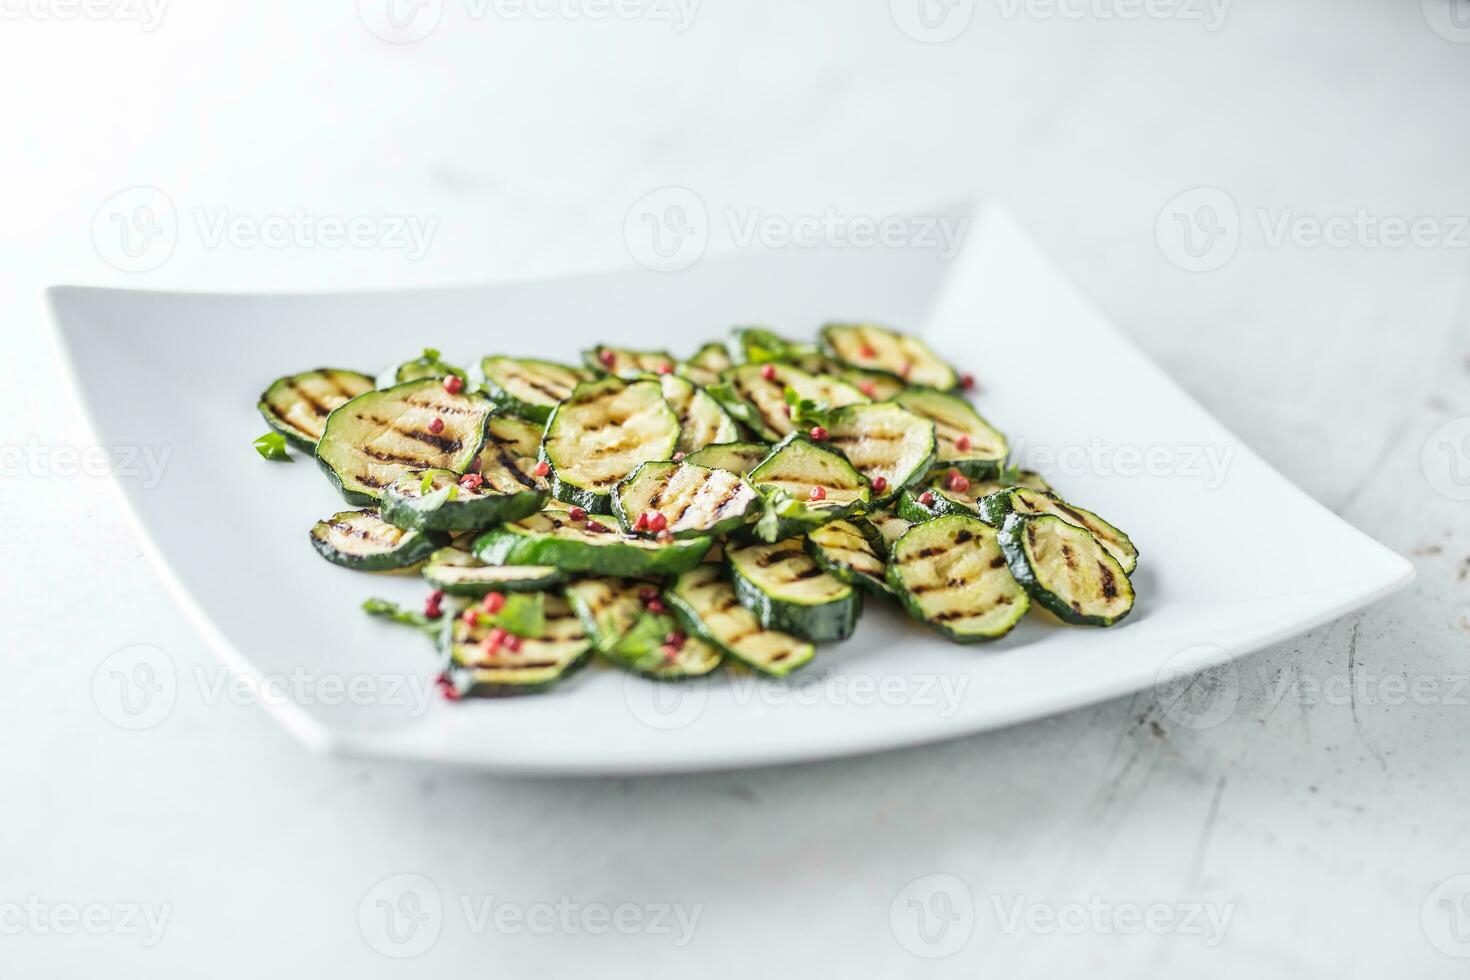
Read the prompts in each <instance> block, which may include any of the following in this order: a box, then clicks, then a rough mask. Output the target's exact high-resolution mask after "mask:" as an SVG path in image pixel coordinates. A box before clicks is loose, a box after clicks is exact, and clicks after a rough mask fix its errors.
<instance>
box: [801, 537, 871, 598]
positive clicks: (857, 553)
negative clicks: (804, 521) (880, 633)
mask: <svg viewBox="0 0 1470 980" xmlns="http://www.w3.org/2000/svg"><path fill="white" fill-rule="evenodd" d="M802 544H803V546H804V547H805V548H806V553H807V554H809V555H811V556H812V560H813V561H815V562H816V563H817V565H818V567H820V568H821V569H822V570H823V571H825V572H826V573H827V574H828V575H831V576H832V577H833V578H835V579H837V580H839V581H842V582H847V583H849V584H852V585H860V586H862V587H863V588H865V589H867V590H868V591H869V592H872V593H874V594H876V595H884V596H888V595H892V594H893V590H892V589H890V588H889V587H888V581H887V579H886V577H885V576H886V569H885V566H884V556H883V553H884V551H886V546H885V545H884V544H883V536H882V534H880V533H879V531H878V529H877V528H875V527H873V525H871V524H869V523H868V522H867V521H865V520H863V519H862V518H856V519H854V520H851V521H833V522H831V523H830V524H825V525H823V526H822V527H819V528H817V529H816V530H815V531H812V532H811V533H810V534H808V535H807V536H806V537H804V538H802Z"/></svg>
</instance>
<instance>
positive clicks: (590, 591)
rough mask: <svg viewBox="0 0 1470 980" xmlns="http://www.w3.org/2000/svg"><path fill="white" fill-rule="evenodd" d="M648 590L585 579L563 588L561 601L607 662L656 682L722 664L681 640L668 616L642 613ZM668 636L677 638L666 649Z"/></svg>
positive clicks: (711, 651) (703, 646)
mask: <svg viewBox="0 0 1470 980" xmlns="http://www.w3.org/2000/svg"><path fill="white" fill-rule="evenodd" d="M651 589H652V587H651V586H650V585H649V584H648V583H646V582H640V581H638V580H637V579H626V578H587V579H582V580H581V581H579V582H574V583H572V584H571V585H569V586H567V588H566V596H567V601H568V602H569V603H571V606H572V610H573V611H574V612H576V614H577V618H578V619H580V620H581V621H582V627H583V629H585V630H586V631H587V634H588V635H589V636H590V637H592V643H593V646H594V647H595V648H596V650H597V652H598V653H599V654H600V655H601V656H602V657H603V659H605V660H607V661H608V662H610V663H613V664H616V665H617V666H619V667H622V668H623V669H625V670H630V671H632V672H633V673H635V674H642V675H644V676H645V677H652V678H654V679H655V680H681V679H683V678H686V677H699V676H702V675H704V674H708V673H709V672H710V671H712V670H714V669H715V668H716V667H718V666H719V665H720V661H721V660H722V659H724V658H723V655H722V654H721V653H720V651H719V650H717V649H715V648H714V647H712V646H710V645H709V644H708V643H705V642H704V641H703V640H700V639H698V638H696V637H685V636H684V634H683V633H682V632H681V631H680V627H679V625H678V622H677V621H676V620H675V618H674V617H673V616H672V615H669V614H667V613H664V614H658V613H651V612H649V611H648V610H647V608H646V607H645V603H644V600H643V595H644V594H645V593H646V592H647V591H649V590H651ZM670 634H678V635H679V637H680V638H681V640H680V643H679V645H678V646H677V647H671V646H669V645H668V644H667V642H666V641H667V640H668V638H669V637H670Z"/></svg>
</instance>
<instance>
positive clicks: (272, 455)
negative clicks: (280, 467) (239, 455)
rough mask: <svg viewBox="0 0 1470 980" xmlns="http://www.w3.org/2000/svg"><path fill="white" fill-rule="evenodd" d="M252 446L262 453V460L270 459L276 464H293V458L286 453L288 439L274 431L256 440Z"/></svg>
mask: <svg viewBox="0 0 1470 980" xmlns="http://www.w3.org/2000/svg"><path fill="white" fill-rule="evenodd" d="M252 445H254V446H255V451H256V452H258V453H260V458H261V459H269V460H271V461H273V462H276V463H289V462H291V456H290V454H289V453H287V452H286V437H285V436H283V435H281V434H280V433H279V432H277V431H275V430H274V429H272V430H271V431H270V432H267V433H266V434H265V435H263V436H261V437H260V438H259V439H257V440H255V442H254V443H252Z"/></svg>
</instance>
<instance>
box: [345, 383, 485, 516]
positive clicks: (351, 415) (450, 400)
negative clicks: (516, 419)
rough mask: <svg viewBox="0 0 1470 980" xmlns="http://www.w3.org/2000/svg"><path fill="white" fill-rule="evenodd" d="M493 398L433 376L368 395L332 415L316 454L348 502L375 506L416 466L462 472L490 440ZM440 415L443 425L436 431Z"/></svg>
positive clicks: (360, 397) (419, 468) (361, 396)
mask: <svg viewBox="0 0 1470 980" xmlns="http://www.w3.org/2000/svg"><path fill="white" fill-rule="evenodd" d="M489 418H490V401H489V399H487V398H486V397H485V396H484V395H481V394H478V393H474V392H468V391H466V392H461V393H460V394H457V395H451V394H450V393H449V392H447V391H445V390H444V385H443V384H441V383H440V382H439V381H437V380H435V379H433V378H424V379H422V380H420V381H409V382H407V383H406V384H401V385H397V386H395V387H392V388H382V389H379V390H377V391H368V392H364V393H363V394H361V395H358V396H357V397H356V398H354V399H352V400H351V401H348V402H344V403H343V404H341V405H340V406H338V407H337V408H336V409H334V410H333V412H332V414H331V415H329V416H327V424H326V428H325V429H324V430H323V431H322V437H321V440H320V441H319V442H318V443H317V447H316V459H317V462H318V463H319V464H321V467H322V469H323V471H325V472H326V474H327V476H328V478H330V479H331V481H332V482H333V483H334V484H336V486H337V489H338V490H340V491H341V493H342V496H343V497H344V498H346V500H347V502H348V503H349V504H358V505H363V504H372V503H375V502H376V501H377V499H378V497H379V496H380V495H381V494H382V492H383V490H384V489H385V488H387V486H388V485H389V484H391V483H392V482H393V481H394V480H396V479H398V478H399V477H400V476H402V475H403V474H405V473H408V472H410V471H412V470H428V469H440V470H452V471H453V472H455V473H463V472H464V471H465V470H467V469H469V467H470V464H472V463H473V462H474V461H475V457H476V455H478V454H479V452H480V447H481V446H482V445H483V444H484V442H485V423H486V422H487V420H488V419H489ZM435 419H438V420H439V421H440V422H442V423H443V428H441V429H440V430H439V431H438V432H434V431H432V424H433V421H434V420H435Z"/></svg>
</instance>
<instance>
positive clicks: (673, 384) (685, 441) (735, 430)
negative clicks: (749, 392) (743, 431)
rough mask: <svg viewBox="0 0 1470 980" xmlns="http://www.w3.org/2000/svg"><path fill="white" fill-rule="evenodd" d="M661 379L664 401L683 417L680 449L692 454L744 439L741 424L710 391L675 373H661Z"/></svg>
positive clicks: (680, 422) (676, 413) (680, 428)
mask: <svg viewBox="0 0 1470 980" xmlns="http://www.w3.org/2000/svg"><path fill="white" fill-rule="evenodd" d="M658 380H659V386H660V387H661V388H662V389H663V393H664V401H666V402H668V404H669V407H670V408H672V409H673V410H674V414H675V415H676V416H678V418H679V443H678V451H679V452H681V453H692V452H695V451H697V450H700V449H703V448H704V447H705V446H709V445H713V444H714V443H719V442H734V441H735V440H737V439H739V438H740V427H739V426H738V425H736V424H735V420H734V419H732V418H730V415H729V413H727V412H726V411H725V409H724V408H723V407H721V405H720V403H719V402H717V401H715V400H714V398H712V397H710V394H709V392H707V391H705V390H704V389H703V388H700V387H698V386H696V385H694V384H692V383H691V382H689V381H686V380H685V379H683V378H681V377H678V376H677V375H673V374H665V375H661V376H660V377H659V379H658Z"/></svg>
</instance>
